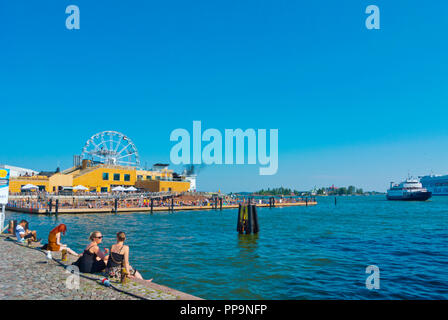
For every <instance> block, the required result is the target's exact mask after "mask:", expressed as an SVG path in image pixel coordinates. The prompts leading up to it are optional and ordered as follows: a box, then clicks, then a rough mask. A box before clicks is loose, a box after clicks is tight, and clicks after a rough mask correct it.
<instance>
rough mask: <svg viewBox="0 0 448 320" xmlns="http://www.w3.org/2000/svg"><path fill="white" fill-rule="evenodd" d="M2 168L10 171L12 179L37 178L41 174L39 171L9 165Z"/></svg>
mask: <svg viewBox="0 0 448 320" xmlns="http://www.w3.org/2000/svg"><path fill="white" fill-rule="evenodd" d="M0 168H1V169H9V176H10V177H11V178H16V177H20V176H35V175H37V174H38V173H39V172H38V171H35V170H32V169H26V168H20V167H15V166H10V165H7V164H2V165H0Z"/></svg>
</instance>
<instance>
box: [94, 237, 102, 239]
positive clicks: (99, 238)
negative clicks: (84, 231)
mask: <svg viewBox="0 0 448 320" xmlns="http://www.w3.org/2000/svg"><path fill="white" fill-rule="evenodd" d="M95 238H97V239H102V238H103V236H99V237H95Z"/></svg>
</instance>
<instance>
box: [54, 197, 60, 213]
mask: <svg viewBox="0 0 448 320" xmlns="http://www.w3.org/2000/svg"><path fill="white" fill-rule="evenodd" d="M58 212H59V199H56V207H55V212H54V213H55V214H58Z"/></svg>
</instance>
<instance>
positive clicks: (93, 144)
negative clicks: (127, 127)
mask: <svg viewBox="0 0 448 320" xmlns="http://www.w3.org/2000/svg"><path fill="white" fill-rule="evenodd" d="M81 157H82V159H89V160H92V161H97V162H101V163H104V164H109V165H121V166H135V167H139V166H140V159H139V156H138V151H137V147H136V146H135V144H134V143H133V142H132V140H131V139H129V138H128V137H127V136H125V135H124V134H122V133H120V132H117V131H103V132H99V133H97V134H95V135H93V136H92V137H90V139H89V140H87V142H86V144H85V145H84V148H83V149H82V155H81Z"/></svg>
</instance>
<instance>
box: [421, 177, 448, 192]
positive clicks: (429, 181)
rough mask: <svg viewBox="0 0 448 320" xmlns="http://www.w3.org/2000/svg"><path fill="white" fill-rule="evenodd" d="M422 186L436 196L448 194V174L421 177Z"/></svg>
mask: <svg viewBox="0 0 448 320" xmlns="http://www.w3.org/2000/svg"><path fill="white" fill-rule="evenodd" d="M420 182H421V184H422V186H423V187H424V188H426V189H428V191H431V193H432V195H434V196H448V175H444V176H442V175H430V176H424V177H420Z"/></svg>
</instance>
